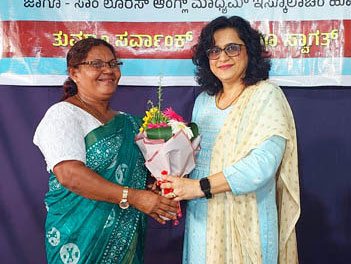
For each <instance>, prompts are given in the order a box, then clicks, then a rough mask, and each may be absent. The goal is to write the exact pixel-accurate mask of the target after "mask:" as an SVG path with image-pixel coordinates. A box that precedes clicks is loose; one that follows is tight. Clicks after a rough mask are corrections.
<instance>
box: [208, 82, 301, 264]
mask: <svg viewBox="0 0 351 264" xmlns="http://www.w3.org/2000/svg"><path fill="white" fill-rule="evenodd" d="M273 135H277V136H280V137H282V138H285V139H286V148H285V151H284V156H283V159H282V162H281V165H280V167H279V169H278V172H277V173H276V184H277V185H276V186H277V187H276V189H277V190H276V191H277V211H278V218H279V219H278V221H279V230H278V232H279V261H278V263H279V264H295V263H298V255H297V243H296V235H295V225H296V222H297V220H298V218H299V215H300V190H299V177H298V160H297V141H296V129H295V122H294V118H293V114H292V112H291V109H290V106H289V104H288V102H287V100H286V98H285V95H284V93H283V92H282V90H281V89H280V88H279V87H277V86H275V85H274V84H272V83H270V82H268V81H261V82H259V83H257V84H256V85H252V86H249V87H247V88H245V90H244V91H243V93H242V94H241V96H240V97H239V99H238V101H237V102H236V103H235V104H234V105H233V108H232V110H231V113H229V115H228V116H227V119H226V121H225V122H224V124H223V126H222V128H221V130H220V132H219V133H218V135H217V138H216V141H215V144H214V146H213V151H212V157H211V165H210V175H212V174H214V173H217V172H220V171H222V170H223V168H226V167H228V166H230V165H231V164H234V163H236V162H237V161H239V160H241V159H243V158H245V157H246V156H247V155H248V154H249V153H250V151H251V150H252V149H254V148H255V147H257V146H259V145H260V144H261V143H262V142H263V141H265V140H266V139H268V138H270V137H271V136H273ZM261 232H262V230H260V226H259V219H258V207H257V199H256V193H255V192H251V193H248V194H245V195H237V196H235V195H234V194H233V193H232V192H225V193H220V194H215V195H214V197H213V199H211V200H209V202H208V215H207V252H206V253H207V254H206V263H208V264H212V263H213V264H217V263H237V264H260V263H262V252H261V242H260V233H261ZM263 235H264V234H263ZM270 263H271V262H270Z"/></svg>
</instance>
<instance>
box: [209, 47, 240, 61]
mask: <svg viewBox="0 0 351 264" xmlns="http://www.w3.org/2000/svg"><path fill="white" fill-rule="evenodd" d="M243 46H245V45H244V44H239V43H229V44H228V45H227V46H225V47H224V48H223V49H221V48H219V47H213V48H210V49H208V50H207V51H206V55H207V57H208V58H209V59H210V60H217V59H218V58H219V57H220V56H221V53H222V51H224V52H225V54H226V55H227V56H228V57H236V56H239V55H240V52H241V47H243Z"/></svg>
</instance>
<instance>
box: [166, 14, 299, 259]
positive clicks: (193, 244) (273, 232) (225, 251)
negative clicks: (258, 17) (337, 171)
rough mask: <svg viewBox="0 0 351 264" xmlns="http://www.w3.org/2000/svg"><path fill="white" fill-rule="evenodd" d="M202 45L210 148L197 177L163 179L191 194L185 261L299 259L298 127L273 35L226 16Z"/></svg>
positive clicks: (198, 59) (205, 145)
mask: <svg viewBox="0 0 351 264" xmlns="http://www.w3.org/2000/svg"><path fill="white" fill-rule="evenodd" d="M194 51H195V53H194V57H193V62H194V63H195V65H196V66H197V80H198V82H199V84H200V86H201V88H202V89H203V90H204V92H202V93H201V94H200V95H199V96H198V98H197V99H196V102H195V105H194V110H193V120H192V121H193V122H195V123H197V124H198V126H199V132H200V134H201V135H202V141H201V151H200V152H199V153H198V155H197V165H196V168H195V169H194V171H193V172H192V173H191V175H190V179H179V178H177V177H173V176H167V177H166V179H167V180H169V181H170V182H171V183H166V184H164V185H163V186H162V187H165V188H173V189H174V191H173V193H171V194H169V196H170V197H172V196H173V197H174V196H176V198H175V200H182V199H187V200H190V201H188V204H187V214H186V215H187V218H186V226H185V241H184V251H183V263H191V264H194V263H199V264H200V263H201V264H203V263H240V264H241V263H254V264H256V263H265V264H271V263H278V259H279V263H296V262H297V248H296V237H295V229H294V228H295V224H296V221H297V219H298V215H299V212H300V207H299V188H298V173H297V152H296V135H295V134H296V133H295V127H294V120H293V116H292V113H291V110H290V107H289V105H288V103H287V101H286V99H285V96H284V94H283V93H282V91H281V90H280V88H279V87H277V86H275V85H274V84H272V83H270V82H268V81H267V80H266V79H267V78H268V72H269V69H270V61H269V59H268V54H267V52H266V50H265V47H264V39H263V36H262V35H261V34H260V33H259V32H258V31H256V30H254V29H252V28H251V26H250V24H249V23H248V22H247V21H245V20H244V19H242V18H240V17H231V18H226V17H219V18H217V19H215V20H214V21H212V22H210V23H209V24H208V25H207V26H205V28H204V29H203V30H202V32H201V35H200V38H199V41H198V44H197V45H196V46H195V47H194ZM206 198H207V199H206ZM277 204H278V208H277ZM278 212H279V213H278ZM279 228H280V229H279Z"/></svg>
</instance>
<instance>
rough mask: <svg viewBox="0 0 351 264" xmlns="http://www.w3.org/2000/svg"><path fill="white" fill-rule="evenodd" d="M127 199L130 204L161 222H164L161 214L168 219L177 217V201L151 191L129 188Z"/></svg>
mask: <svg viewBox="0 0 351 264" xmlns="http://www.w3.org/2000/svg"><path fill="white" fill-rule="evenodd" d="M128 201H129V203H130V205H132V206H133V207H135V208H136V209H138V210H139V211H141V212H143V213H145V214H147V215H149V216H151V217H152V218H154V219H155V220H156V221H157V222H159V223H161V224H165V223H166V221H165V220H164V219H162V218H161V216H163V217H167V218H169V219H170V220H176V219H177V217H176V213H177V212H178V202H176V201H174V200H170V199H167V198H165V197H162V196H160V195H158V194H155V193H153V192H151V191H144V190H135V189H131V190H130V193H129V195H128ZM171 213H174V214H171Z"/></svg>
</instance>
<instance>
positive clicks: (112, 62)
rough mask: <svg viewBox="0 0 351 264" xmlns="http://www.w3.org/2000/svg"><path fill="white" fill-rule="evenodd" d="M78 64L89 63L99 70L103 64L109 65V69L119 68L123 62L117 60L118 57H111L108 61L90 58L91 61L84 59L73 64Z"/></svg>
mask: <svg viewBox="0 0 351 264" xmlns="http://www.w3.org/2000/svg"><path fill="white" fill-rule="evenodd" d="M78 65H89V66H91V67H93V68H94V69H96V70H101V69H102V68H103V67H105V66H107V65H108V66H110V68H111V69H119V66H121V65H123V62H121V61H119V60H118V59H113V60H110V61H108V62H106V61H102V60H92V61H85V62H81V63H78V64H76V65H75V66H78Z"/></svg>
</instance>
